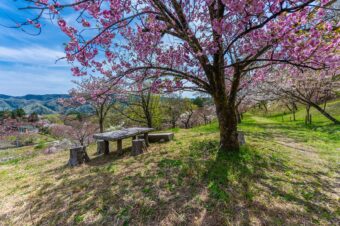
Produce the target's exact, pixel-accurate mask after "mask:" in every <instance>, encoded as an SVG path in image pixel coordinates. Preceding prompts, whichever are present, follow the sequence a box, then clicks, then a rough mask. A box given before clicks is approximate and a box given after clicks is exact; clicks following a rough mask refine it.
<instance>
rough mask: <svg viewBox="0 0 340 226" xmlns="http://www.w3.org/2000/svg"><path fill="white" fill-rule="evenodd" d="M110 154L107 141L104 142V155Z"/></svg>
mask: <svg viewBox="0 0 340 226" xmlns="http://www.w3.org/2000/svg"><path fill="white" fill-rule="evenodd" d="M109 152H110V146H109V141H107V140H104V155H108V154H109Z"/></svg>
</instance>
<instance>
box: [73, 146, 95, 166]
mask: <svg viewBox="0 0 340 226" xmlns="http://www.w3.org/2000/svg"><path fill="white" fill-rule="evenodd" d="M89 161H90V158H89V156H88V155H87V152H86V147H83V146H81V147H76V148H71V149H70V160H69V161H68V165H69V166H78V165H80V164H83V163H84V162H89Z"/></svg>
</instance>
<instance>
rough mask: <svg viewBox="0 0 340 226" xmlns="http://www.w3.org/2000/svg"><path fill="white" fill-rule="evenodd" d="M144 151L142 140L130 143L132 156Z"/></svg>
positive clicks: (145, 149)
mask: <svg viewBox="0 0 340 226" xmlns="http://www.w3.org/2000/svg"><path fill="white" fill-rule="evenodd" d="M144 151H147V147H146V144H145V140H144V139H136V140H133V141H132V155H139V154H142V153H143V152H144Z"/></svg>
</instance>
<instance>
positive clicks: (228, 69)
mask: <svg viewBox="0 0 340 226" xmlns="http://www.w3.org/2000/svg"><path fill="white" fill-rule="evenodd" d="M25 1H26V2H27V3H28V6H27V7H25V9H30V10H35V11H36V12H37V14H36V15H37V16H36V17H34V18H31V19H29V20H27V21H26V22H24V23H23V24H22V25H27V24H29V25H32V26H33V27H35V28H36V29H37V30H40V29H41V23H40V21H41V18H42V17H43V16H44V15H46V14H49V15H50V16H51V17H52V18H56V19H57V21H58V25H59V27H60V29H61V30H62V31H63V32H64V33H65V34H66V35H67V36H68V37H69V38H70V41H69V43H67V45H66V46H65V51H66V59H67V60H68V61H69V62H70V63H72V64H74V67H73V68H72V72H73V74H74V75H76V76H82V75H86V74H91V73H95V72H99V73H101V74H104V75H105V76H108V77H114V78H118V77H124V78H125V79H128V80H130V79H135V80H137V81H138V80H140V76H144V77H145V78H147V77H153V78H157V79H156V80H155V82H154V83H153V87H154V88H155V89H157V88H158V87H161V85H162V84H163V85H162V87H166V88H167V89H168V90H175V89H180V88H182V89H191V90H195V91H202V92H205V93H208V94H210V95H211V97H212V98H213V100H214V103H215V105H216V113H217V117H218V122H219V125H220V126H219V128H220V142H221V149H223V150H238V149H239V143H238V139H237V137H238V136H237V119H236V106H235V105H236V99H237V98H236V97H237V93H238V91H239V89H240V84H242V82H243V79H244V76H245V75H249V74H250V75H251V78H252V80H260V81H262V80H265V76H266V74H267V71H268V69H269V68H270V66H272V65H277V66H278V67H279V68H281V69H283V68H286V69H291V70H296V68H299V69H300V70H304V69H306V68H309V69H314V70H318V69H324V68H327V69H328V70H331V69H334V68H336V66H337V64H338V62H339V54H338V50H339V49H338V48H339V36H340V32H339V21H338V20H337V18H338V17H337V15H336V14H335V13H333V11H332V8H333V3H334V2H336V1H335V0H259V1H248V0H239V1H235V0H181V1H180V0H145V1H142V0H137V1H131V0H123V1H120V0H71V1H56V0H25ZM70 10H71V11H72V10H73V12H76V13H78V15H79V16H78V17H77V19H76V20H75V21H69V20H66V19H65V17H66V16H67V15H68V14H69V13H70ZM18 27H19V28H21V25H20V24H19V25H18ZM136 72H138V73H136ZM140 72H141V73H140ZM145 78H144V79H145Z"/></svg>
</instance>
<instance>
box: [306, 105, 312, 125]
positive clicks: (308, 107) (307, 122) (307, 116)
mask: <svg viewBox="0 0 340 226" xmlns="http://www.w3.org/2000/svg"><path fill="white" fill-rule="evenodd" d="M309 111H310V105H309V104H307V105H306V118H305V124H306V125H307V124H311V121H310V113H309Z"/></svg>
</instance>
